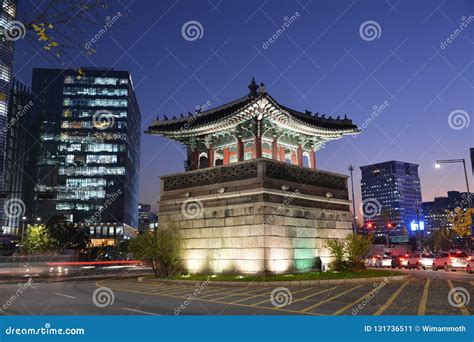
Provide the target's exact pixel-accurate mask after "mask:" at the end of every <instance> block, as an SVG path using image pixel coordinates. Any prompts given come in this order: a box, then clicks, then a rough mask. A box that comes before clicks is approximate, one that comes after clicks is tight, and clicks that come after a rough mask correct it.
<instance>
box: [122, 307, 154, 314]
mask: <svg viewBox="0 0 474 342" xmlns="http://www.w3.org/2000/svg"><path fill="white" fill-rule="evenodd" d="M122 310H127V311H132V312H136V313H141V314H145V315H151V316H161V315H160V314H156V313H153V312H148V311H142V310H137V309H130V308H122Z"/></svg>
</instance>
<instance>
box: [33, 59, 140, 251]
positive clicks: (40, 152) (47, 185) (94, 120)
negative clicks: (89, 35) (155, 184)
mask: <svg viewBox="0 0 474 342" xmlns="http://www.w3.org/2000/svg"><path fill="white" fill-rule="evenodd" d="M32 91H33V93H34V95H35V97H36V98H37V99H39V101H38V102H39V103H37V104H35V106H34V112H35V116H36V117H37V118H38V121H37V122H36V125H37V127H36V129H35V131H36V132H38V139H39V141H40V142H41V148H37V149H36V150H35V151H34V152H33V153H34V154H35V156H36V163H35V167H34V173H35V174H34V175H33V176H32V177H34V179H35V181H36V186H35V192H34V196H33V198H31V201H30V205H28V206H27V207H28V209H29V210H32V212H33V214H32V215H34V216H37V217H41V220H42V222H46V221H47V220H48V218H49V217H51V216H53V215H61V216H63V217H64V218H65V219H66V220H67V221H70V222H75V223H82V224H84V225H86V226H88V227H89V228H90V232H91V236H92V237H93V243H94V241H95V240H94V239H97V243H100V244H104V243H105V244H112V243H115V241H116V237H119V236H122V235H123V234H124V226H125V225H127V226H130V227H133V228H135V229H136V228H138V210H137V208H138V176H139V173H138V170H139V152H140V125H141V123H140V111H139V108H138V104H137V100H136V98H135V92H134V89H133V84H132V80H131V77H130V74H129V73H128V72H127V71H115V70H113V69H99V68H83V69H80V70H59V69H34V70H33V81H32ZM30 208H31V209H30Z"/></svg>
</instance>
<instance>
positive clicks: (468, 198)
mask: <svg viewBox="0 0 474 342" xmlns="http://www.w3.org/2000/svg"><path fill="white" fill-rule="evenodd" d="M453 163H462V165H463V167H464V178H465V179H466V189H467V201H468V204H469V208H470V207H471V192H470V191H469V180H468V178H467V170H466V161H465V160H464V159H444V160H437V161H436V164H435V167H436V168H437V169H439V168H441V164H453Z"/></svg>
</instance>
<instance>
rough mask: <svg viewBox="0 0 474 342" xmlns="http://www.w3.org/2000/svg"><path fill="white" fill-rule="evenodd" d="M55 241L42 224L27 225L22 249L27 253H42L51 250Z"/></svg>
mask: <svg viewBox="0 0 474 342" xmlns="http://www.w3.org/2000/svg"><path fill="white" fill-rule="evenodd" d="M54 244H55V241H54V239H53V238H51V236H50V235H49V232H48V228H46V226H45V225H42V224H34V225H28V227H27V231H26V236H25V240H24V242H23V247H24V248H25V249H26V250H27V251H28V252H38V253H43V252H46V251H48V250H50V249H52V248H53V246H54Z"/></svg>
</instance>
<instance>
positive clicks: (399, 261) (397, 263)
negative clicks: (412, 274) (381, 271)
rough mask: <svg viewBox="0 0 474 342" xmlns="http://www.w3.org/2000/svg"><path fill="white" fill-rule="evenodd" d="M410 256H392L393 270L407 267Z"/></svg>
mask: <svg viewBox="0 0 474 342" xmlns="http://www.w3.org/2000/svg"><path fill="white" fill-rule="evenodd" d="M407 261H408V254H402V255H394V256H392V264H391V266H392V268H396V267H398V268H402V267H407Z"/></svg>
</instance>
